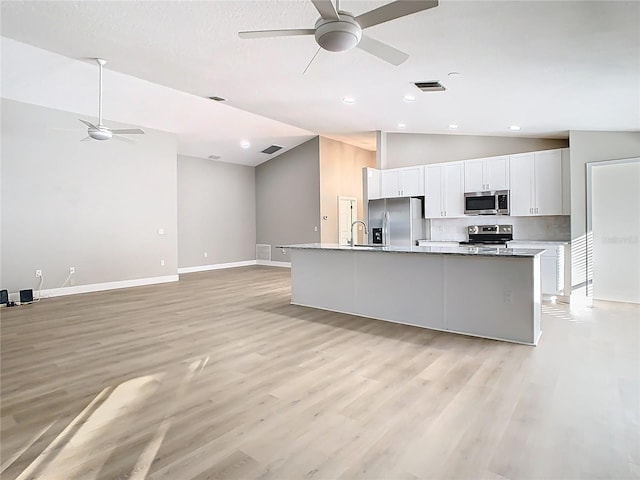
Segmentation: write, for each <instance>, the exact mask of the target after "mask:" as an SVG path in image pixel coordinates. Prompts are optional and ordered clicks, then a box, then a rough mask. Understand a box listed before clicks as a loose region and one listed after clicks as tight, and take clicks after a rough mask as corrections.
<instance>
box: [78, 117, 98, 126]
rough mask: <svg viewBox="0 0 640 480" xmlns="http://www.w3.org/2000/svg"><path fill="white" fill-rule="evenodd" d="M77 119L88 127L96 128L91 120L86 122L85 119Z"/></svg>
mask: <svg viewBox="0 0 640 480" xmlns="http://www.w3.org/2000/svg"><path fill="white" fill-rule="evenodd" d="M78 120H80V121H81V122H82V123H84V124H85V125H86V126H87V127H89V128H98V127H96V126H95V125H94V124H93V123H91V122H87V121H86V120H82V119H81V118H79V119H78Z"/></svg>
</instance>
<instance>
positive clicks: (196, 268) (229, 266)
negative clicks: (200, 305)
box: [178, 260, 256, 273]
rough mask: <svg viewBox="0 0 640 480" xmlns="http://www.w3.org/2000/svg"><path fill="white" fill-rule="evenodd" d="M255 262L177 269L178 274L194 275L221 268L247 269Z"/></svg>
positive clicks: (247, 261)
mask: <svg viewBox="0 0 640 480" xmlns="http://www.w3.org/2000/svg"><path fill="white" fill-rule="evenodd" d="M255 264H256V261H255V260H246V261H243V262H231V263H215V264H213V265H198V266H196V267H181V268H178V273H194V272H206V271H208V270H220V269H222V268H236V267H248V266H249V265H255Z"/></svg>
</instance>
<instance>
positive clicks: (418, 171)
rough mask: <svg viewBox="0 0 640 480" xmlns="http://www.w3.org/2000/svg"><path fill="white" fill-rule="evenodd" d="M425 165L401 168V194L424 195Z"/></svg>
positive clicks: (410, 195)
mask: <svg viewBox="0 0 640 480" xmlns="http://www.w3.org/2000/svg"><path fill="white" fill-rule="evenodd" d="M422 169H423V167H421V166H420V167H410V168H402V169H401V170H400V178H399V180H400V195H401V196H403V197H420V196H422V195H424V174H423V170H422Z"/></svg>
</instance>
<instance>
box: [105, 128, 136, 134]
mask: <svg viewBox="0 0 640 480" xmlns="http://www.w3.org/2000/svg"><path fill="white" fill-rule="evenodd" d="M111 133H113V134H116V135H117V134H126V135H143V134H144V132H143V131H142V130H140V129H139V128H120V129H116V130H111Z"/></svg>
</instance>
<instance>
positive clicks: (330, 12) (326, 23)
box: [238, 0, 438, 71]
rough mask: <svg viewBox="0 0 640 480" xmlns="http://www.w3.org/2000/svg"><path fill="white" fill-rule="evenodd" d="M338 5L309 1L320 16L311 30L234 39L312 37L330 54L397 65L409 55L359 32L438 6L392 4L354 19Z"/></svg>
mask: <svg viewBox="0 0 640 480" xmlns="http://www.w3.org/2000/svg"><path fill="white" fill-rule="evenodd" d="M338 2H339V0H336V6H334V5H333V3H332V2H331V0H311V3H313V5H314V6H315V7H316V10H318V13H319V14H320V18H319V19H318V20H317V21H316V25H315V28H300V29H287V30H258V31H247V32H239V33H238V36H239V37H240V38H265V37H281V36H297V35H314V36H315V38H316V42H317V43H318V45H319V46H320V48H324V49H325V50H329V51H330V52H346V51H347V50H351V49H352V48H354V47H358V48H361V49H362V50H364V51H366V52H369V53H370V54H372V55H375V56H376V57H378V58H381V59H382V60H384V61H386V62H389V63H391V64H393V65H400V64H401V63H403V62H404V61H406V60H407V59H408V58H409V55H407V54H406V53H404V52H402V51H400V50H398V49H396V48H394V47H392V46H391V45H387V44H386V43H383V42H380V41H378V40H375V39H373V38H371V37H368V36H367V35H364V34H363V33H362V30H364V29H365V28H369V27H373V26H374V25H379V24H381V23H384V22H388V21H390V20H395V19H396V18H400V17H404V16H406V15H411V14H413V13H417V12H421V11H422V10H427V9H429V8H433V7H437V6H438V0H396V1H395V2H391V3H388V4H386V5H383V6H381V7H379V8H376V9H374V10H370V11H368V12H366V13H363V14H362V15H358V16H357V17H354V16H353V15H352V14H351V13H349V12H345V11H343V10H340V6H339V3H338ZM318 51H319V49H318ZM316 54H317V52H316ZM314 58H315V56H314ZM311 61H313V59H312V60H311ZM307 68H309V67H308V66H307ZM305 71H306V70H305Z"/></svg>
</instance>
